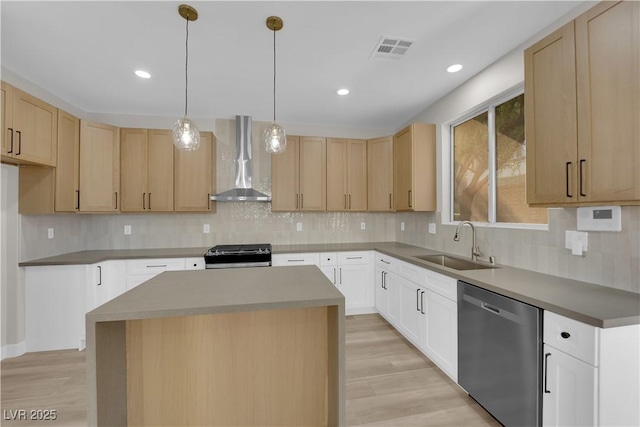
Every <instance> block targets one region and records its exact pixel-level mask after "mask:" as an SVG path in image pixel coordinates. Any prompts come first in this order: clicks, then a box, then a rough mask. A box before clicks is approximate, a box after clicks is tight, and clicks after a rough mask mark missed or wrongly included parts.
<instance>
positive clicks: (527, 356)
mask: <svg viewBox="0 0 640 427" xmlns="http://www.w3.org/2000/svg"><path fill="white" fill-rule="evenodd" d="M541 380H542V316H541V315H540V309H539V308H537V307H533V306H531V305H528V304H525V303H522V302H520V301H516V300H514V299H511V298H507V297H504V296H502V295H498V294H496V293H494V292H490V291H487V290H484V289H481V288H479V287H477V286H473V285H470V284H468V283H465V282H462V281H458V383H459V384H460V386H461V387H462V388H464V389H465V390H466V391H467V393H469V395H470V396H471V397H473V399H474V400H476V401H477V402H478V403H479V404H480V405H482V406H483V407H484V408H485V409H486V410H487V411H488V412H489V413H490V414H491V415H493V416H494V417H495V418H496V419H497V420H498V421H500V423H502V424H503V425H505V426H507V427H511V426H540V425H541V423H542V388H541Z"/></svg>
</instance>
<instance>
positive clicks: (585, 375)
mask: <svg viewBox="0 0 640 427" xmlns="http://www.w3.org/2000/svg"><path fill="white" fill-rule="evenodd" d="M544 361H545V362H544V363H545V368H546V371H545V375H544V384H543V387H544V391H543V395H542V407H543V412H542V423H543V425H545V426H558V427H559V426H593V425H596V420H597V410H596V408H597V405H596V401H597V396H596V390H597V380H598V377H597V368H596V367H595V366H591V365H589V364H588V363H585V362H583V361H582V360H579V359H576V358H575V357H572V356H569V355H568V354H566V353H564V352H562V351H560V350H558V349H556V348H553V347H551V346H549V345H547V344H545V345H544Z"/></svg>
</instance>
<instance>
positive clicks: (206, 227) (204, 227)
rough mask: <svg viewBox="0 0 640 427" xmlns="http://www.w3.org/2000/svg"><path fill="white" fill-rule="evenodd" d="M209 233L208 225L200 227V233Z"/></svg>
mask: <svg viewBox="0 0 640 427" xmlns="http://www.w3.org/2000/svg"><path fill="white" fill-rule="evenodd" d="M210 231H211V228H210V227H209V224H205V225H203V226H202V232H203V233H207V234H208V233H209V232H210Z"/></svg>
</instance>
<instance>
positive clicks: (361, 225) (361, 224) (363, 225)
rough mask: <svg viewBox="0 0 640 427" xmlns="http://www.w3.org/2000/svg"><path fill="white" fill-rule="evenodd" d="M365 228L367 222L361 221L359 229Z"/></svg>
mask: <svg viewBox="0 0 640 427" xmlns="http://www.w3.org/2000/svg"><path fill="white" fill-rule="evenodd" d="M366 229H367V224H366V223H365V222H364V221H363V222H361V223H360V230H366Z"/></svg>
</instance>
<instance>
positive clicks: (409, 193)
mask: <svg viewBox="0 0 640 427" xmlns="http://www.w3.org/2000/svg"><path fill="white" fill-rule="evenodd" d="M407 194H408V195H409V207H412V206H411V190H409V191H408V193H407Z"/></svg>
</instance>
